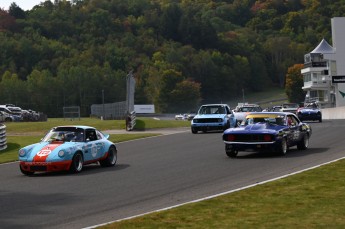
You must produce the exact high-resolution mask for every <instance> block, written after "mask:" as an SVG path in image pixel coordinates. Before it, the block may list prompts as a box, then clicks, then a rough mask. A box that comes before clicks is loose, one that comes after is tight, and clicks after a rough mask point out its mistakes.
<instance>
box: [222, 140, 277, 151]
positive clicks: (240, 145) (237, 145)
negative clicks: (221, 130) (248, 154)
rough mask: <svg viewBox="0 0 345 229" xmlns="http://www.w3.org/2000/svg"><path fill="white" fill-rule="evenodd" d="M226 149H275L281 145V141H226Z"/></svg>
mask: <svg viewBox="0 0 345 229" xmlns="http://www.w3.org/2000/svg"><path fill="white" fill-rule="evenodd" d="M224 143H225V151H226V152H232V151H272V150H273V151H274V150H276V149H277V148H279V147H280V141H273V142H226V141H225V142H224Z"/></svg>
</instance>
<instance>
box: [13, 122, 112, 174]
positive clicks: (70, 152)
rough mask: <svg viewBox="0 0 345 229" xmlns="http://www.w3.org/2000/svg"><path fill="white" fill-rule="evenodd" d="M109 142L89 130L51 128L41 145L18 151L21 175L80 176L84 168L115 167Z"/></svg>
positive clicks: (100, 134)
mask: <svg viewBox="0 0 345 229" xmlns="http://www.w3.org/2000/svg"><path fill="white" fill-rule="evenodd" d="M108 138H109V135H108V134H103V133H102V132H100V131H98V130H96V129H95V128H93V127H89V126H58V127H54V128H52V129H51V130H50V131H49V132H48V133H47V134H46V136H45V137H44V138H43V139H42V140H41V142H39V143H36V144H32V145H29V146H26V147H24V148H21V149H20V150H19V167H20V171H21V172H22V173H23V174H25V175H32V174H34V173H35V172H53V171H70V172H71V173H79V172H81V171H82V169H83V166H84V165H86V164H91V163H96V162H99V164H100V165H101V166H102V167H108V166H114V165H115V164H116V161H117V149H116V146H115V144H114V143H113V142H111V141H109V140H108Z"/></svg>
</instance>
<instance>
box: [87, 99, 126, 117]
mask: <svg viewBox="0 0 345 229" xmlns="http://www.w3.org/2000/svg"><path fill="white" fill-rule="evenodd" d="M126 104H127V102H126V101H123V102H117V103H105V104H92V105H91V116H96V117H99V118H102V119H125V118H126V113H127V106H126Z"/></svg>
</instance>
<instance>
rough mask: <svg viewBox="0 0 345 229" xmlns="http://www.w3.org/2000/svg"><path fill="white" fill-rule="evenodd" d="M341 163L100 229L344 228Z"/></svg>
mask: <svg viewBox="0 0 345 229" xmlns="http://www.w3.org/2000/svg"><path fill="white" fill-rule="evenodd" d="M344 173H345V160H340V161H338V162H335V163H332V164H328V165H325V166H322V167H319V168H316V169H313V170H310V171H306V172H303V173H301V174H297V175H294V176H290V177H287V178H284V179H281V180H277V181H274V182H270V183H266V184H262V185H258V186H255V187H252V188H249V189H246V190H242V191H239V192H234V193H231V194H228V195H224V196H220V197H217V198H214V199H210V200H206V201H202V202H198V203H192V204H187V205H185V206H181V207H178V208H174V209H170V210H166V211H162V212H157V213H152V214H149V215H146V216H142V217H138V218H134V219H131V220H125V221H121V222H116V223H112V224H109V225H106V226H102V227H100V228H113V229H114V228H126V229H128V228H150V229H155V228H157V229H158V228H167V229H169V228H188V229H191V228H192V229H194V228H195V229H199V228H308V229H309V228H345V218H344V215H345V205H344V203H345V194H344V193H345V179H344Z"/></svg>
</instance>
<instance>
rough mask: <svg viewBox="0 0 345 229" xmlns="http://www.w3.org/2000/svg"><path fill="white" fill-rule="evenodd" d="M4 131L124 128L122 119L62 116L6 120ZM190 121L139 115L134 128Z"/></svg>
mask: <svg viewBox="0 0 345 229" xmlns="http://www.w3.org/2000/svg"><path fill="white" fill-rule="evenodd" d="M5 125H6V131H7V133H8V134H9V135H11V134H21V135H23V134H32V133H39V134H45V133H47V131H49V130H50V129H51V128H52V127H55V126H62V125H85V126H92V127H95V128H96V129H98V130H101V131H104V130H125V121H124V120H100V119H96V118H81V119H80V120H79V119H74V120H69V119H65V120H64V119H63V118H49V119H48V121H46V122H6V123H5ZM189 126H190V121H182V120H163V119H162V120H161V119H159V118H153V117H152V118H151V117H140V118H137V120H136V125H135V130H146V129H157V128H178V127H189Z"/></svg>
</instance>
